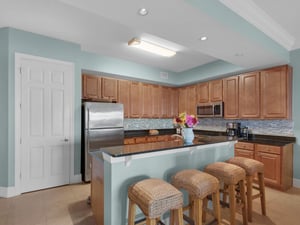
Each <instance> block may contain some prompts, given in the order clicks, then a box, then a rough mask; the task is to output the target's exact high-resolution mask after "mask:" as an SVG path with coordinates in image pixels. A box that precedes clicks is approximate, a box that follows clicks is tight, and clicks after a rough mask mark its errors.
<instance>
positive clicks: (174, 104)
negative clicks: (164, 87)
mask: <svg viewBox="0 0 300 225" xmlns="http://www.w3.org/2000/svg"><path fill="white" fill-rule="evenodd" d="M169 93H170V95H169V96H170V107H169V108H168V109H169V110H168V118H174V117H176V116H178V113H179V112H178V106H179V105H178V89H177V88H169Z"/></svg>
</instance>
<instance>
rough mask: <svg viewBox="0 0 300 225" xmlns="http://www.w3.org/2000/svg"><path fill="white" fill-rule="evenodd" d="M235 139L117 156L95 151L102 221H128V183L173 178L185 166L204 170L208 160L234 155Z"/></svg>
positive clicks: (102, 224)
mask: <svg viewBox="0 0 300 225" xmlns="http://www.w3.org/2000/svg"><path fill="white" fill-rule="evenodd" d="M234 143H235V141H227V142H222V143H215V144H207V145H195V146H194V145H192V146H186V147H180V148H174V149H164V150H162V151H155V152H146V153H135V154H132V155H127V156H120V157H113V156H111V155H110V154H108V153H106V152H105V149H100V150H99V151H97V152H93V153H91V154H92V179H91V204H92V210H93V213H94V216H95V218H96V221H97V224H98V225H112V224H113V225H125V224H127V213H128V198H127V190H128V187H129V186H130V185H131V184H133V183H134V182H137V181H140V180H143V179H146V178H154V177H155V178H161V179H164V180H165V181H167V182H170V180H171V177H172V175H173V174H175V173H176V172H178V171H180V170H183V169H192V168H194V169H199V170H202V169H203V168H204V167H205V166H206V165H207V164H209V163H213V162H217V161H225V160H227V159H229V158H230V157H233V156H234Z"/></svg>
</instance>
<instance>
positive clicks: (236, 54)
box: [234, 52, 244, 57]
mask: <svg viewBox="0 0 300 225" xmlns="http://www.w3.org/2000/svg"><path fill="white" fill-rule="evenodd" d="M234 56H236V57H243V56H244V54H243V53H241V52H238V53H235V54H234Z"/></svg>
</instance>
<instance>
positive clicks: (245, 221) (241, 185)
mask: <svg viewBox="0 0 300 225" xmlns="http://www.w3.org/2000/svg"><path fill="white" fill-rule="evenodd" d="M239 188H240V192H241V201H242V214H243V225H247V224H248V219H247V205H246V191H245V181H244V180H241V181H239Z"/></svg>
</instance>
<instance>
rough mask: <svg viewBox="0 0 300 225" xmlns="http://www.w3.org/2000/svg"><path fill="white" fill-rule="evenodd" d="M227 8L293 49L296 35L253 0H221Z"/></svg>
mask: <svg viewBox="0 0 300 225" xmlns="http://www.w3.org/2000/svg"><path fill="white" fill-rule="evenodd" d="M219 1H220V2H221V3H222V4H224V5H225V6H226V7H227V8H229V9H231V10H232V11H233V12H235V13H236V14H238V15H239V16H241V17H242V18H244V19H245V20H247V21H248V22H249V23H251V24H252V25H254V26H255V27H256V28H258V29H259V30H261V31H262V32H264V33H265V34H266V35H268V36H269V37H270V38H272V39H273V40H274V41H276V42H277V43H279V44H280V45H282V46H283V47H284V48H285V49H287V50H289V51H290V50H292V48H293V45H294V44H295V37H293V36H292V35H291V34H290V33H288V32H287V31H286V30H285V29H284V28H283V27H282V26H281V25H279V24H278V23H277V22H276V21H275V20H273V19H272V18H271V17H270V16H269V15H268V14H267V13H266V12H265V11H264V10H262V9H261V8H260V7H258V6H257V5H256V4H255V3H254V2H253V1H252V0H243V1H240V0H219Z"/></svg>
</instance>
